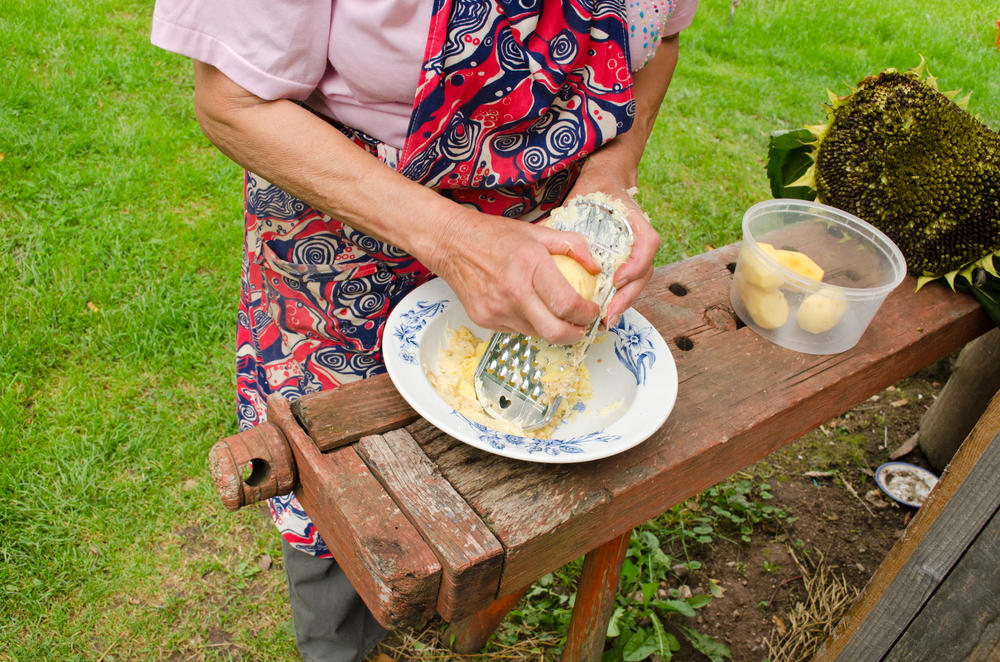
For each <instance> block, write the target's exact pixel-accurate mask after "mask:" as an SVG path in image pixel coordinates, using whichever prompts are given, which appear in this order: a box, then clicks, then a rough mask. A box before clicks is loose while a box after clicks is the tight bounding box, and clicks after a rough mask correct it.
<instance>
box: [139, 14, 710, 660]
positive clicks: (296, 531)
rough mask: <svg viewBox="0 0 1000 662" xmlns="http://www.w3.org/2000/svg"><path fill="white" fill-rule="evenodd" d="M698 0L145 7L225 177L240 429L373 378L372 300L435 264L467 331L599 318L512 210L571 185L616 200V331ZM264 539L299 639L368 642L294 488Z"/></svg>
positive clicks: (643, 274)
mask: <svg viewBox="0 0 1000 662" xmlns="http://www.w3.org/2000/svg"><path fill="white" fill-rule="evenodd" d="M696 4H697V2H696V0H691V1H685V0H595V1H594V2H578V1H575V0H573V1H571V0H563V1H556V0H529V1H527V2H526V1H524V0H492V1H491V2H484V1H482V0H478V1H477V0H434V2H429V1H427V0H423V1H421V0H298V1H296V2H291V1H288V0H268V1H266V2H265V1H263V0H241V1H237V0H157V2H156V8H155V11H154V17H153V29H152V41H153V43H154V44H156V45H158V46H160V47H162V48H165V49H167V50H170V51H174V52H177V53H180V54H182V55H185V56H188V57H190V58H192V59H193V60H194V80H195V108H196V111H197V116H198V121H199V123H200V124H201V127H202V129H203V130H204V132H205V134H206V135H207V136H208V138H209V139H210V140H211V141H212V142H213V143H214V144H215V145H217V146H218V148H219V149H220V150H222V151H223V152H224V153H225V154H226V155H228V156H229V157H230V158H232V159H233V160H234V161H235V162H236V163H238V164H240V165H241V166H243V167H244V168H245V169H246V174H245V178H244V194H245V203H246V204H245V241H244V247H243V251H244V259H243V269H242V290H241V296H240V301H239V310H238V327H237V354H236V355H237V395H238V416H239V421H240V426H241V428H244V429H245V428H248V427H252V426H254V425H257V424H259V423H260V422H262V420H263V417H264V416H265V400H266V399H267V397H268V395H269V394H271V393H275V392H280V393H281V394H282V395H284V396H285V397H288V398H295V397H298V396H300V395H302V394H305V393H310V392H315V391H319V390H323V389H330V388H336V387H337V386H339V385H341V384H343V383H345V382H348V381H351V380H355V379H363V378H365V377H368V376H370V375H374V374H377V373H379V372H382V371H383V370H384V368H383V365H382V357H381V335H382V329H383V326H384V324H385V321H386V318H387V316H388V314H389V311H390V310H391V309H392V307H393V306H394V305H395V304H396V303H397V302H399V300H400V299H401V298H402V297H403V296H404V295H405V294H406V293H407V292H409V291H410V290H412V289H413V288H414V287H416V286H417V285H419V284H421V283H423V282H424V281H426V280H427V279H429V278H431V277H432V276H434V275H437V276H439V277H441V278H443V279H445V280H446V281H447V282H448V284H449V285H450V286H451V287H452V288H453V289H454V291H455V292H456V294H457V295H458V298H459V299H460V300H461V302H462V303H463V305H464V306H465V309H466V311H467V312H468V314H469V317H470V318H471V319H472V320H473V321H474V322H476V323H477V324H479V325H481V326H484V327H488V328H492V329H496V330H506V331H518V332H521V333H525V334H529V335H534V336H539V337H541V338H544V339H545V340H548V341H550V342H554V343H567V344H568V343H572V342H575V341H576V340H579V339H580V338H581V337H582V334H583V332H584V329H585V327H586V326H587V325H588V324H589V323H590V322H591V321H592V320H593V319H594V318H595V317H596V316H597V315H598V314H599V311H598V309H597V306H596V305H595V304H594V303H593V302H590V301H587V300H585V299H583V298H582V297H580V296H579V295H578V294H576V292H575V291H574V290H573V288H572V287H571V286H570V285H569V284H568V283H567V282H566V281H565V279H563V278H562V277H561V275H560V274H559V271H558V269H557V268H556V266H555V264H554V262H553V260H552V259H551V258H550V255H553V254H564V255H570V256H573V257H575V258H576V259H577V260H579V261H580V262H581V263H583V264H584V265H585V266H586V267H588V268H589V269H590V270H591V271H593V272H596V271H597V270H598V265H596V264H595V263H594V262H593V259H592V258H591V257H590V255H589V252H588V250H587V247H586V242H585V241H584V239H583V238H582V237H581V236H580V235H578V234H576V233H567V232H560V231H557V230H552V229H549V228H546V227H543V226H541V225H537V224H533V223H531V222H525V221H535V220H538V219H539V218H542V217H544V216H545V214H546V213H547V212H548V211H549V210H551V209H552V208H553V207H555V206H558V205H560V204H561V203H563V202H564V201H565V200H566V199H567V197H569V196H570V195H577V194H586V193H591V192H597V191H600V192H603V193H605V194H608V195H611V196H614V197H618V198H620V199H622V200H623V201H624V202H625V203H626V204H627V206H628V207H629V209H630V215H629V216H630V217H629V220H630V222H631V224H632V226H633V232H634V234H635V244H634V247H633V250H632V255H631V257H630V258H629V259H628V261H627V262H626V263H625V264H624V265H623V266H622V267H621V268H620V269H619V270H618V272H617V273H616V274H615V278H614V284H615V286H616V287H617V294H616V295H615V297H614V299H613V300H612V302H611V303H610V305H609V306H608V309H607V321H610V322H613V321H614V320H615V319H616V318H617V316H618V315H620V314H621V313H622V312H623V311H624V310H625V309H626V308H627V307H628V306H629V305H630V304H631V302H632V301H633V300H634V299H635V297H636V296H637V295H638V293H639V291H640V290H641V289H642V287H643V286H644V285H645V284H646V282H647V281H648V280H649V278H650V276H651V275H652V269H653V257H654V255H655V253H656V249H657V248H658V246H659V242H660V239H659V236H658V235H657V233H656V231H655V230H654V229H653V228H652V227H651V225H650V223H649V221H648V219H647V218H646V216H645V215H644V214H643V213H642V211H641V210H640V209H639V208H638V206H636V205H635V203H634V202H633V201H632V199H631V196H630V190H632V189H633V188H634V187H635V186H636V182H637V169H638V165H639V160H640V157H641V156H642V152H643V149H644V147H645V144H646V140H647V138H648V137H649V134H650V131H651V130H652V126H653V121H654V119H655V117H656V114H657V111H658V109H659V107H660V104H661V101H662V99H663V95H664V94H665V92H666V89H667V85H668V83H669V81H670V78H671V76H672V74H673V70H674V66H675V64H676V62H677V50H678V49H677V43H678V40H677V34H678V33H679V32H680V31H681V30H682V29H683V28H685V27H686V26H687V25H689V24H690V22H691V19H692V17H693V14H694V11H695V7H696ZM269 505H270V509H271V513H272V515H273V517H274V520H275V523H276V524H277V526H278V529H279V530H280V531H281V534H282V537H283V549H284V561H285V569H286V574H287V577H288V586H289V593H290V599H291V605H292V612H293V617H294V622H295V631H296V643H297V645H298V647H299V651H300V652H301V653H302V656H303V657H304V658H305V659H307V660H360V659H363V657H364V656H365V654H366V653H367V652H368V651H369V650H370V649H371V648H372V646H374V644H375V643H376V642H377V641H378V639H379V638H380V637H381V636H382V634H383V631H382V629H381V627H380V626H379V625H378V623H376V622H374V620H373V619H372V617H371V615H370V613H368V612H367V610H366V608H365V607H364V605H363V604H362V603H361V602H360V600H359V599H358V597H357V595H356V593H355V592H354V590H353V589H352V588H351V586H350V584H349V583H348V582H347V581H346V579H345V578H344V576H343V574H342V572H341V571H340V570H339V569H338V567H337V565H336V563H335V561H333V559H332V557H331V554H330V551H329V549H328V548H327V546H326V544H325V543H324V542H323V539H322V538H321V537H320V535H319V533H318V532H317V531H316V528H315V527H314V525H313V524H312V522H311V521H310V519H309V516H308V514H307V513H306V512H304V510H303V509H302V507H301V506H300V504H299V503H298V501H297V499H296V498H295V496H294V495H288V496H285V497H276V498H274V499H271V500H270V502H269Z"/></svg>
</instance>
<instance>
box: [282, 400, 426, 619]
mask: <svg viewBox="0 0 1000 662" xmlns="http://www.w3.org/2000/svg"><path fill="white" fill-rule="evenodd" d="M267 404H268V420H270V421H272V422H274V423H276V424H277V425H279V426H280V427H281V429H282V431H283V432H284V434H285V437H286V438H287V440H288V442H289V445H290V446H291V447H292V452H293V453H294V455H295V463H296V465H297V467H298V471H299V481H300V484H299V486H298V487H297V488H296V490H295V494H296V496H297V497H298V499H299V502H300V503H301V504H302V507H303V508H305V510H306V512H307V513H309V516H310V518H311V519H312V520H313V523H315V525H316V526H317V528H318V529H319V531H320V534H321V535H322V536H323V539H324V540H325V541H326V543H327V545H328V546H329V547H330V549H331V550H332V551H333V555H334V557H335V558H336V559H337V563H339V564H340V566H341V568H343V570H344V573H345V574H346V575H347V577H348V578H349V579H350V580H351V584H352V585H353V586H354V587H355V589H356V590H357V591H358V593H359V594H360V595H361V597H362V599H363V600H364V601H365V604H367V605H368V608H369V609H370V610H371V611H372V614H373V615H374V616H375V618H376V619H377V620H378V621H379V622H380V623H381V624H382V625H383V626H385V627H387V628H390V629H392V628H396V627H403V626H417V625H422V624H423V623H425V622H426V621H427V620H428V619H430V618H431V616H433V615H434V608H435V606H436V604H437V595H438V589H439V587H440V580H441V565H440V564H439V563H438V560H437V558H436V557H435V556H434V554H433V553H432V552H431V550H430V548H429V547H428V546H427V544H426V543H425V542H424V540H423V538H421V536H420V533H419V532H417V530H416V529H414V528H413V525H411V524H410V522H409V521H408V520H407V519H406V517H405V516H404V515H403V513H402V512H401V511H400V510H399V508H398V507H397V506H396V504H395V502H394V501H393V500H392V498H391V497H390V496H389V495H388V494H387V493H386V492H385V490H384V489H382V486H381V485H380V484H379V483H378V481H377V480H375V477H374V476H372V474H371V472H370V471H369V470H368V467H367V466H366V465H365V463H364V462H363V461H362V460H361V458H360V457H359V456H358V454H357V452H356V451H355V449H354V448H353V447H345V448H339V449H337V450H334V451H331V452H329V453H320V451H319V449H318V448H317V447H316V444H315V443H314V442H313V440H312V439H310V438H309V436H308V435H306V433H305V432H304V431H303V430H302V429H301V428H300V427H299V426H298V425H297V423H296V422H295V420H294V417H293V416H292V412H291V408H290V406H289V403H288V401H287V400H285V399H284V398H282V397H280V396H277V397H276V396H271V397H270V398H269V399H268V402H267Z"/></svg>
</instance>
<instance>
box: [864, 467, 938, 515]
mask: <svg viewBox="0 0 1000 662" xmlns="http://www.w3.org/2000/svg"><path fill="white" fill-rule="evenodd" d="M875 482H876V483H878V486H879V488H880V489H881V490H882V491H883V492H885V493H886V494H887V495H889V497H890V498H892V499H893V500H895V501H898V502H899V503H901V504H903V505H904V506H911V507H913V508H919V507H920V506H921V505H923V503H924V500H925V499H926V498H927V495H928V494H929V493H930V491H931V490H932V489H934V486H935V485H937V482H938V477H937V476H935V475H934V474H933V473H931V472H930V471H928V470H927V469H924V468H923V467H918V466H917V465H915V464H910V463H909V462H886V463H885V464H882V465H880V466H879V467H878V469H876V470H875Z"/></svg>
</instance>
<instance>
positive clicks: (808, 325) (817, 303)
mask: <svg viewBox="0 0 1000 662" xmlns="http://www.w3.org/2000/svg"><path fill="white" fill-rule="evenodd" d="M846 310H847V302H846V301H845V300H844V297H843V295H842V294H841V293H840V292H839V291H838V290H835V289H834V288H832V287H824V288H823V289H822V290H820V291H819V292H816V293H815V294H810V295H809V296H807V297H806V298H805V299H803V300H802V303H801V305H799V312H798V314H796V316H795V320H796V321H797V322H798V323H799V327H800V328H801V329H802V330H803V331H808V332H809V333H823V332H824V331H829V330H830V329H832V328H833V327H835V326H837V323H838V322H839V321H840V318H841V317H843V316H844V311H846Z"/></svg>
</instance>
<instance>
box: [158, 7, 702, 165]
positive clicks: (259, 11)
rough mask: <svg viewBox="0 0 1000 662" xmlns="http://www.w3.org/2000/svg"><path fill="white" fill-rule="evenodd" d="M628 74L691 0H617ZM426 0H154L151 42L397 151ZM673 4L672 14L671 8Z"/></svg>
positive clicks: (426, 18)
mask: <svg viewBox="0 0 1000 662" xmlns="http://www.w3.org/2000/svg"><path fill="white" fill-rule="evenodd" d="M625 1H626V5H627V7H626V9H627V13H628V18H629V49H630V53H631V59H632V63H633V66H632V68H633V70H638V69H639V68H640V67H642V65H644V64H645V63H646V62H647V61H648V60H649V58H650V57H652V55H653V53H654V52H655V50H656V46H657V45H658V43H659V41H660V39H662V38H663V37H665V36H669V35H673V34H676V33H678V32H680V31H681V30H683V29H684V28H686V27H688V26H689V25H690V24H691V21H692V19H693V18H694V13H695V10H696V9H697V6H698V0H625ZM431 5H432V3H431V2H430V1H429V0H211V1H207V0H156V6H155V8H154V10H153V26H152V35H151V39H152V42H153V44H155V45H156V46H159V47H161V48H164V49H166V50H169V51H173V52H175V53H179V54H181V55H185V56H187V57H190V58H193V59H196V60H200V61H202V62H207V63H208V64H211V65H213V66H215V67H217V68H218V69H219V70H221V71H222V72H223V73H225V74H226V75H227V76H229V78H231V79H232V80H233V81H234V82H235V83H237V84H238V85H240V86H241V87H243V88H244V89H246V90H247V91H249V92H251V93H253V94H255V95H257V96H259V97H261V98H264V99H282V98H285V99H295V100H298V101H305V102H306V103H307V104H308V105H309V106H310V107H312V108H313V109H315V110H316V111H317V112H319V113H322V114H324V115H326V116H328V117H332V118H333V119H336V120H337V121H339V122H341V123H343V124H346V125H348V126H350V127H353V128H355V129H358V130H360V131H364V132H365V133H368V134H369V135H372V136H374V137H375V138H378V139H380V140H382V141H383V142H385V143H387V144H389V145H392V146H394V147H402V145H403V142H404V141H405V137H406V129H407V126H408V125H409V118H410V110H411V108H412V104H413V99H414V97H415V95H416V89H417V80H418V76H419V71H420V64H421V63H422V62H423V55H424V46H425V44H426V41H427V31H428V28H429V25H430V17H431ZM671 7H673V11H671Z"/></svg>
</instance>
